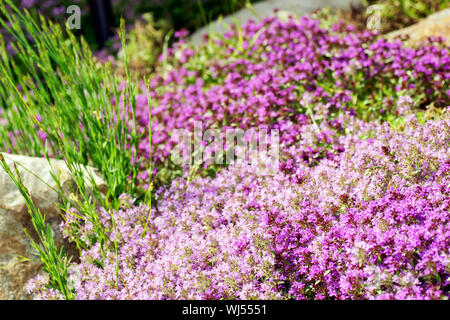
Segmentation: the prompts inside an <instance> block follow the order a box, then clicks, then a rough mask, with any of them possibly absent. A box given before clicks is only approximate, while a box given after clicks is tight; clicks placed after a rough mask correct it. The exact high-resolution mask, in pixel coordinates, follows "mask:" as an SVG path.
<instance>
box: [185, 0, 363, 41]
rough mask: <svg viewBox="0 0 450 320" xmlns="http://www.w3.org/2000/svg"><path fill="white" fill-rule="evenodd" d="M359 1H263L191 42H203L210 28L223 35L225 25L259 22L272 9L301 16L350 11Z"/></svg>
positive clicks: (199, 32)
mask: <svg viewBox="0 0 450 320" xmlns="http://www.w3.org/2000/svg"><path fill="white" fill-rule="evenodd" d="M361 5H362V2H361V0H265V1H261V2H256V3H254V4H252V6H253V10H249V9H247V8H243V9H241V10H239V11H237V12H235V13H234V14H232V15H229V16H226V17H224V18H223V19H222V20H221V21H215V22H212V23H211V24H209V25H207V26H205V27H203V28H201V29H199V30H197V31H196V32H195V33H194V34H193V35H192V36H191V41H192V42H193V43H195V44H198V43H201V42H202V41H203V35H205V34H208V33H209V30H210V28H211V27H212V30H213V32H214V33H225V32H226V31H227V30H228V27H227V26H226V25H230V24H232V23H235V21H237V22H238V23H239V25H243V24H245V23H246V22H248V21H249V20H250V19H254V20H256V21H257V20H259V19H263V18H265V17H267V16H270V15H273V14H274V12H273V10H274V9H279V10H280V12H279V13H278V14H277V15H280V16H281V17H283V16H286V15H287V14H292V15H293V16H294V17H295V16H302V15H305V14H309V13H312V12H313V11H314V10H317V9H321V8H326V7H330V8H332V9H350V8H351V6H354V7H357V6H361ZM255 14H256V15H255Z"/></svg>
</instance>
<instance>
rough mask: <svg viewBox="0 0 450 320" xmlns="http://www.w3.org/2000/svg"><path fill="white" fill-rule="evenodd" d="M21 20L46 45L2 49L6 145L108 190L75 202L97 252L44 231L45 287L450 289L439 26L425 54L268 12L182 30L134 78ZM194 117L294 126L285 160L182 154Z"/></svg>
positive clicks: (243, 292) (211, 293)
mask: <svg viewBox="0 0 450 320" xmlns="http://www.w3.org/2000/svg"><path fill="white" fill-rule="evenodd" d="M14 17H15V15H14V14H12V15H11V16H10V17H9V19H10V20H12V22H14V19H15V18H14ZM17 19H19V21H21V22H22V23H24V24H25V28H27V31H28V32H29V33H30V34H31V35H34V36H35V37H34V41H35V42H36V43H38V44H39V46H38V47H39V48H41V50H39V52H38V53H37V54H35V55H34V56H32V58H29V57H28V56H29V55H31V52H34V49H33V48H32V47H31V46H28V47H27V46H26V45H25V42H23V45H24V49H22V50H21V49H20V48H19V50H18V51H19V52H23V53H24V54H22V55H20V54H19V57H20V58H21V59H22V60H21V61H22V63H23V64H25V65H28V66H29V71H28V73H27V74H25V73H19V71H15V70H14V68H9V66H11V65H12V64H13V62H12V61H10V60H8V58H7V56H5V55H2V61H3V62H4V65H5V66H6V67H2V68H1V72H2V75H3V76H4V79H5V80H3V81H2V82H1V86H0V92H2V93H3V94H4V96H5V97H8V96H7V95H6V93H8V92H11V95H10V97H9V98H4V101H5V104H8V105H9V107H8V108H7V109H6V108H4V109H3V111H2V117H3V119H4V121H3V122H2V127H1V129H0V137H2V140H1V143H0V145H1V147H2V150H5V151H8V152H17V153H26V154H30V155H36V156H45V157H61V158H64V159H65V160H66V161H67V162H68V164H70V168H71V170H72V171H73V173H74V174H75V175H77V176H80V175H82V173H81V172H82V171H81V170H80V169H79V165H88V164H89V165H94V166H96V167H97V168H98V169H99V170H100V171H101V172H102V174H103V175H104V177H105V181H106V182H107V184H108V186H109V190H108V193H107V194H106V196H104V197H103V196H102V195H100V194H99V193H98V192H97V193H96V192H94V198H96V199H93V198H92V196H89V194H88V192H87V191H86V190H85V189H84V184H83V182H82V179H81V178H80V179H77V180H76V181H77V185H78V187H79V188H80V189H81V191H79V193H78V194H77V195H76V194H75V192H74V194H73V197H72V198H70V199H69V198H65V197H63V201H64V204H65V206H64V208H65V211H66V212H65V221H64V223H62V225H61V229H62V232H63V234H64V235H65V236H66V237H67V238H68V239H70V240H71V241H74V242H75V243H76V244H77V246H78V248H79V250H80V261H79V262H70V261H68V260H67V259H66V257H65V255H64V253H63V252H62V251H58V249H56V248H54V247H53V246H52V245H51V241H47V242H43V244H42V246H43V250H42V252H40V254H41V258H42V259H43V261H46V262H47V264H46V265H47V266H48V267H47V268H44V271H46V273H44V274H42V275H39V276H38V277H36V278H35V279H32V280H31V281H30V283H29V286H28V289H29V291H30V293H31V294H33V296H34V297H35V298H37V299H448V297H449V293H448V292H449V290H448V286H449V279H450V278H449V277H450V252H449V248H450V243H449V242H450V227H449V218H450V217H449V215H450V187H449V186H450V148H449V146H450V118H449V113H448V111H449V107H450V90H449V89H448V88H449V83H450V51H449V48H448V47H446V46H445V45H444V44H443V42H442V39H439V38H435V39H430V40H429V42H428V43H425V44H423V45H422V46H421V47H419V48H414V49H413V48H408V47H406V46H404V44H403V43H402V42H401V41H400V40H397V41H393V42H388V41H386V40H385V39H384V38H383V37H382V36H380V35H379V34H377V33H374V32H370V31H362V32H359V31H356V30H355V29H354V28H353V27H352V26H350V25H346V24H345V23H344V22H342V21H341V22H339V23H337V24H334V25H333V26H331V27H327V24H326V21H323V20H320V19H318V18H317V17H316V16H305V17H301V18H300V19H298V20H294V19H292V18H291V19H288V20H280V19H278V18H275V17H270V18H266V19H264V20H262V21H260V22H253V21H252V22H250V23H248V24H247V25H244V26H242V27H241V26H232V27H231V28H230V31H229V32H228V33H226V34H225V35H223V36H221V35H215V34H210V35H209V37H207V38H206V39H205V41H204V44H202V45H200V46H194V45H192V44H190V43H189V42H188V41H187V40H186V36H187V34H186V32H185V31H183V30H180V31H178V32H177V33H176V34H175V37H176V38H177V39H178V41H177V42H176V43H175V44H174V45H173V46H171V47H170V48H167V49H166V50H164V52H163V54H162V55H161V57H160V61H159V63H158V65H157V66H156V69H155V72H154V74H153V75H151V76H150V78H148V79H147V78H146V79H143V81H141V82H137V83H136V82H134V80H133V79H134V78H132V77H131V75H130V74H129V71H128V70H127V81H124V82H120V80H119V79H118V78H116V77H115V76H114V75H113V74H111V72H110V69H108V66H100V67H99V66H97V65H95V64H94V62H93V59H92V55H91V54H89V51H88V49H87V48H86V47H83V46H80V45H79V44H78V42H77V41H76V40H75V39H73V38H72V40H71V42H70V44H69V45H64V44H63V43H67V41H66V42H64V41H63V37H62V35H60V34H59V33H58V32H54V33H50V36H45V37H44V36H43V34H42V32H41V31H40V30H39V28H37V27H35V26H33V25H31V24H29V23H27V19H26V17H19V18H17ZM49 28H50V29H51V28H52V26H50V27H49ZM56 30H58V29H56ZM12 31H13V33H14V30H12ZM20 36H21V34H20V32H16V37H18V39H19V40H20V38H21V37H20ZM41 37H44V38H43V39H45V41H40V39H41ZM57 45H60V46H61V49H60V50H61V51H62V52H59V51H58V50H54V48H55V47H56V46H57ZM44 49H46V50H44ZM2 52H5V49H4V48H3V51H2ZM25 53H27V54H28V55H27V54H25ZM32 59H34V60H32ZM124 59H125V66H126V65H127V61H126V59H127V57H126V54H125V56H124ZM34 61H39V62H40V64H37V65H34V63H33V62H34ZM54 61H58V62H59V65H60V68H57V69H56V72H55V73H51V72H50V73H49V74H48V75H47V76H46V77H47V78H45V81H41V80H40V75H41V73H40V72H45V71H48V70H53V68H54V67H53V65H52V62H54ZM20 72H22V71H20ZM196 123H201V125H202V130H204V131H207V130H212V129H214V130H218V131H219V132H220V134H222V135H224V134H225V132H226V131H227V130H231V129H236V128H238V129H242V130H251V129H259V130H264V131H266V132H267V134H268V135H269V136H271V135H272V134H273V132H275V131H276V130H277V132H279V140H278V142H279V162H276V163H272V162H270V161H268V160H267V159H265V158H264V157H262V158H261V159H259V160H260V162H258V163H251V164H250V163H227V164H223V163H213V164H211V162H208V161H207V160H208V159H203V161H201V162H199V163H195V164H193V163H191V162H189V163H184V164H179V163H177V162H176V161H174V159H173V154H172V151H173V149H174V148H175V147H176V146H177V145H178V144H179V142H180V141H179V139H178V137H177V135H176V134H175V132H177V130H180V129H183V130H185V131H187V132H194V130H195V126H196ZM12 138H14V139H12ZM205 139H206V138H205ZM189 141H191V140H189ZM271 141H272V140H271ZM209 142H210V141H204V144H208V143H209ZM228 147H229V148H230V146H228ZM271 147H275V146H274V145H272V146H271ZM188 148H189V149H190V148H191V146H190V145H188ZM184 151H186V150H184ZM222 151H225V152H226V151H227V150H222ZM10 173H11V175H12V176H14V174H13V172H12V171H10ZM18 187H19V188H21V187H22V188H23V186H21V185H20V183H18ZM24 191H26V190H24ZM94 191H95V190H94ZM25 196H26V192H25ZM95 200H97V201H98V202H97V203H100V205H99V206H98V205H97V206H96V202H95ZM29 205H30V214H31V215H32V217H33V219H37V218H39V217H41V213H40V211H39V209H37V208H35V207H33V205H32V201H30V204H29ZM36 225H38V224H36ZM38 231H39V230H38ZM45 237H51V235H48V234H45V236H44V239H47V238H45Z"/></svg>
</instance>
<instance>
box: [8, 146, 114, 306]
mask: <svg viewBox="0 0 450 320" xmlns="http://www.w3.org/2000/svg"><path fill="white" fill-rule="evenodd" d="M2 154H3V156H4V158H5V160H6V162H7V164H8V165H9V167H10V168H11V169H12V170H13V172H14V168H13V163H16V166H17V168H18V171H19V174H20V177H21V179H22V182H23V183H24V185H25V186H26V187H27V189H28V190H29V192H30V194H31V197H32V199H33V201H34V203H35V205H36V206H37V207H38V208H39V209H40V211H41V213H42V214H43V215H45V217H46V221H47V223H48V224H49V225H50V227H51V228H52V230H53V234H54V238H55V242H56V244H57V246H61V245H62V244H64V245H65V247H66V248H67V249H68V254H69V255H72V256H73V257H74V258H75V259H76V258H77V256H76V255H77V253H76V250H75V248H74V247H73V245H70V244H68V243H65V241H64V240H63V238H62V235H61V233H60V231H59V225H60V223H61V221H62V218H61V215H60V210H59V209H58V207H57V206H56V203H58V202H59V201H60V199H59V197H58V194H57V193H56V192H55V191H54V190H53V189H52V188H55V189H56V183H55V181H54V179H53V177H52V175H51V172H52V169H51V167H50V165H49V163H48V161H47V160H46V159H45V158H33V157H26V156H19V155H10V154H5V153H2ZM51 164H52V167H53V170H54V172H55V173H56V174H57V175H59V176H60V181H61V186H62V189H63V192H64V195H65V196H69V194H70V193H71V192H72V191H73V186H75V183H74V181H73V178H72V176H71V174H70V171H69V169H68V168H67V166H66V164H65V163H64V161H62V160H51ZM87 170H89V171H90V172H91V173H92V175H93V177H94V179H95V182H96V184H97V185H98V186H99V190H100V191H101V192H102V193H106V190H107V186H106V183H105V182H104V181H103V179H102V178H101V177H100V174H99V173H97V172H96V170H95V169H94V168H90V167H88V168H87ZM44 182H45V183H44ZM47 184H48V185H47ZM49 186H51V187H52V188H50V187H49ZM24 228H26V229H27V230H28V231H29V232H30V235H31V236H32V237H33V238H35V240H37V237H36V234H35V232H34V228H33V225H32V223H31V218H30V216H29V214H28V209H27V206H26V203H25V199H24V198H23V196H22V195H21V194H20V192H19V190H18V189H17V187H16V185H15V184H14V182H13V181H12V180H11V178H10V177H9V176H8V174H7V173H6V172H5V171H4V169H3V168H2V167H0V299H26V298H29V297H28V296H27V294H26V291H25V288H24V285H25V283H26V282H27V281H28V280H29V279H30V278H31V277H34V276H35V275H36V274H37V273H38V272H39V271H40V269H41V263H40V259H39V256H38V255H37V253H36V251H35V250H34V248H33V247H32V246H31V242H30V240H29V238H28V237H27V235H26V234H25V232H24Z"/></svg>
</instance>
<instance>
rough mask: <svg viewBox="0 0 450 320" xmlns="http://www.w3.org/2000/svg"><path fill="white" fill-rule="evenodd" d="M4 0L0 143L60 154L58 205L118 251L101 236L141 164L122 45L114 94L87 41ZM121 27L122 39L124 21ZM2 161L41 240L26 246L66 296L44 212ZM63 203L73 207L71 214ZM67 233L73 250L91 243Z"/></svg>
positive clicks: (63, 266)
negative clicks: (67, 177)
mask: <svg viewBox="0 0 450 320" xmlns="http://www.w3.org/2000/svg"><path fill="white" fill-rule="evenodd" d="M5 2H6V4H8V5H11V7H12V8H13V10H7V9H6V7H5V4H4V3H3V2H2V3H0V12H1V14H0V25H2V26H3V27H4V28H5V29H6V30H7V31H8V32H9V33H10V34H12V35H13V36H14V38H15V39H16V41H15V42H14V43H13V47H14V49H15V51H16V52H17V54H16V56H15V58H14V59H12V58H11V57H10V56H8V54H7V53H6V49H5V47H4V45H3V46H2V47H0V60H1V63H0V93H1V95H2V97H4V99H3V100H2V101H0V110H3V111H2V113H3V117H4V118H5V119H4V120H6V123H5V124H4V125H2V126H0V138H1V141H0V148H1V149H3V151H8V152H12V153H20V154H24V153H25V154H28V155H32V156H45V157H46V158H47V159H49V158H50V157H55V158H62V159H64V161H65V163H66V165H67V167H68V168H69V170H70V172H71V174H72V176H73V178H74V180H75V184H76V188H75V189H74V190H73V194H72V195H71V196H70V197H66V196H65V194H64V193H63V190H62V186H61V183H60V180H59V177H58V176H57V175H56V174H53V178H54V180H55V182H56V184H57V190H56V191H57V192H58V193H59V195H60V197H61V199H62V200H63V205H61V207H60V208H61V209H62V210H63V211H67V214H76V215H77V217H81V221H80V223H86V222H89V223H91V224H92V226H93V233H94V239H93V241H94V242H97V241H98V242H99V243H100V245H101V249H102V252H103V253H104V252H105V251H106V250H107V249H108V250H112V251H113V252H116V253H117V240H111V239H109V237H108V236H107V234H108V233H109V232H111V231H114V230H115V222H114V217H113V215H112V211H113V210H114V209H118V208H119V207H120V200H119V195H121V194H123V193H128V194H130V195H136V194H138V193H139V192H143V191H139V190H138V188H137V185H136V184H137V183H136V180H137V172H138V170H139V165H140V163H139V162H138V161H136V160H134V159H135V155H136V150H137V143H138V141H139V138H140V135H139V134H138V133H137V132H136V129H134V130H129V127H130V125H131V126H133V127H134V128H136V116H135V114H136V100H135V95H136V94H135V90H136V88H135V87H134V85H133V82H132V81H131V78H130V72H129V68H128V63H127V61H128V60H127V59H128V58H127V55H126V51H125V53H124V65H125V69H126V74H127V78H128V80H129V81H127V84H126V86H125V88H124V89H123V90H122V91H121V92H120V93H119V89H118V85H119V80H118V79H117V78H116V76H115V75H113V74H112V72H111V70H110V67H109V66H108V65H106V66H103V65H100V66H99V65H97V64H96V62H95V60H94V59H93V56H92V53H91V51H90V49H89V47H88V45H87V44H86V42H84V41H82V42H81V43H80V42H79V41H78V40H77V38H76V37H75V36H74V35H73V34H72V33H71V32H70V31H69V30H66V31H65V32H64V31H63V30H62V29H61V27H60V26H58V25H55V24H53V23H52V22H48V21H46V20H45V19H43V18H41V20H40V23H39V25H38V24H37V23H36V22H35V20H34V19H33V17H32V16H31V15H30V13H29V12H27V11H24V13H22V12H21V11H19V10H18V9H17V8H15V7H14V5H13V3H12V2H11V0H5ZM8 23H9V25H11V27H9V26H8ZM121 30H122V32H121V37H122V43H123V41H124V37H125V33H124V25H123V23H122V28H121ZM17 64H20V65H21V66H22V67H20V68H19V67H17ZM11 133H14V136H11ZM42 134H44V135H45V136H46V138H45V139H43V138H42ZM0 160H3V158H1V159H0ZM49 163H50V161H49ZM1 164H2V167H3V168H4V169H5V171H6V172H7V173H8V175H9V176H10V177H11V179H12V180H13V181H14V183H15V184H16V186H17V187H18V189H19V190H20V192H21V193H22V195H23V196H24V198H25V200H26V203H27V206H28V208H29V213H30V216H31V218H32V221H33V225H34V227H35V229H36V232H37V234H38V235H39V237H40V240H41V245H38V244H36V243H33V246H34V247H35V249H36V250H37V251H38V253H39V254H40V256H41V260H42V262H43V264H44V270H45V271H46V272H47V273H48V274H49V276H50V278H51V279H50V282H51V283H52V284H53V286H54V287H55V288H57V289H58V290H59V291H60V292H61V293H62V294H63V295H64V296H65V297H66V298H68V299H70V298H71V294H70V290H68V289H67V284H66V280H67V264H68V261H67V260H66V257H65V254H64V249H63V248H62V249H61V251H59V250H58V249H57V248H56V246H55V243H54V241H53V237H52V234H51V231H50V229H49V226H48V225H46V223H45V218H44V217H43V216H42V215H41V213H40V211H39V210H38V209H37V208H36V207H35V205H34V204H33V202H32V200H31V196H30V195H29V193H28V191H27V189H26V188H25V186H24V185H23V184H22V182H21V181H20V178H19V177H18V175H17V172H16V174H14V172H13V171H12V170H11V169H10V168H9V167H8V166H7V164H6V162H5V161H2V163H1ZM87 165H90V166H93V167H95V168H98V169H99V170H100V172H101V173H102V175H103V177H104V180H105V181H106V183H107V185H108V191H107V194H106V196H104V195H103V194H102V193H101V192H100V190H99V189H98V186H97V185H96V183H95V180H94V178H93V176H92V175H91V174H90V171H88V170H86V166H87ZM98 205H101V206H102V207H104V208H105V209H106V210H107V212H108V213H109V214H110V218H111V220H112V228H113V230H107V229H106V228H105V227H104V225H103V224H102V223H101V222H100V219H99V216H98V210H97V207H98ZM70 208H75V209H76V210H75V212H76V213H74V212H73V211H69V209H70ZM75 229H77V228H75ZM78 229H79V228H78ZM74 240H75V241H76V244H77V246H78V248H79V249H85V248H87V247H88V246H89V245H90V243H87V242H86V241H84V240H82V239H81V238H79V237H78V238H77V237H75V238H74ZM117 267H118V266H117ZM116 275H118V270H116Z"/></svg>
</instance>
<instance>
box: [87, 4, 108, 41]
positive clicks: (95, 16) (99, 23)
mask: <svg viewBox="0 0 450 320" xmlns="http://www.w3.org/2000/svg"><path fill="white" fill-rule="evenodd" d="M89 7H90V9H91V19H92V25H93V26H94V31H95V37H96V38H97V43H98V49H101V48H103V47H104V45H105V42H106V41H107V40H108V38H109V37H111V36H112V35H113V34H114V32H113V27H114V16H113V12H112V7H111V1H110V0H89Z"/></svg>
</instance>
